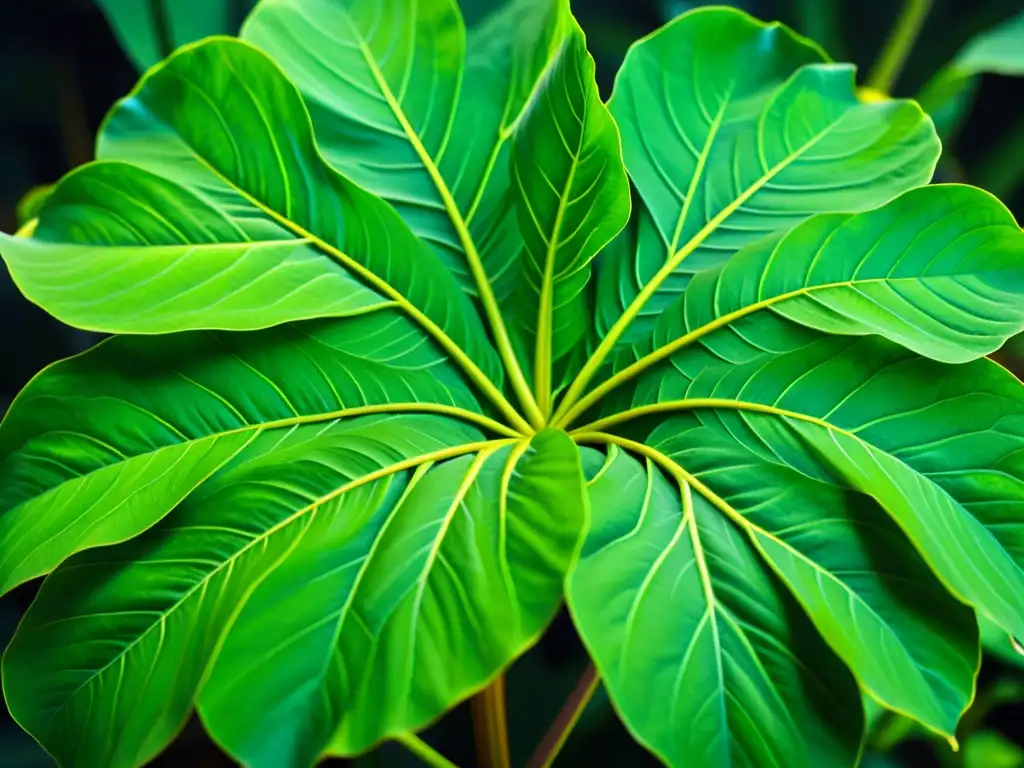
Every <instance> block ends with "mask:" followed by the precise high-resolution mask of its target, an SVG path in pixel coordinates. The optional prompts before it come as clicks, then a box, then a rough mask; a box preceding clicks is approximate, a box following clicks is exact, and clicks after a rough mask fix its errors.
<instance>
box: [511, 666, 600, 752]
mask: <svg viewBox="0 0 1024 768" xmlns="http://www.w3.org/2000/svg"><path fill="white" fill-rule="evenodd" d="M600 681H601V678H600V677H599V676H598V674H597V669H595V668H594V664H593V662H591V663H588V664H587V668H586V669H585V670H583V674H582V675H581V676H580V679H579V682H578V683H576V687H575V688H574V689H573V691H572V693H570V694H569V698H568V699H566V700H565V704H563V705H562V709H561V710H560V711H559V712H558V717H556V718H555V721H554V722H553V723H552V724H551V727H550V728H548V732H547V733H546V734H544V738H543V739H542V740H541V742H540V746H538V747H537V751H536V752H534V753H533V757H531V758H530V762H529V763H527V768H548V767H549V766H550V765H551V764H552V763H553V762H555V758H556V757H558V753H559V752H561V751H562V747H563V746H564V745H565V742H566V740H567V739H568V738H569V734H570V733H572V729H573V728H574V727H575V726H576V723H577V722H579V719H580V716H581V715H582V714H583V710H585V709H586V708H587V704H589V703H590V699H591V698H592V697H593V696H594V692H595V691H596V690H597V686H598V684H599V683H600Z"/></svg>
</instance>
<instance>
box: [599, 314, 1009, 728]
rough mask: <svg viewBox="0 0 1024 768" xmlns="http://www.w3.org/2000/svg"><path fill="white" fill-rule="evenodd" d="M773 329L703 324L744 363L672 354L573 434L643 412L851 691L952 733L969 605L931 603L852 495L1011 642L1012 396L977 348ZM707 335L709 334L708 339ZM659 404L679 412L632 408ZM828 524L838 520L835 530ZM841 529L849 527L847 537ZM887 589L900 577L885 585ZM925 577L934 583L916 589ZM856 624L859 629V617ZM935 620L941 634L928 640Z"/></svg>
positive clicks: (965, 678)
mask: <svg viewBox="0 0 1024 768" xmlns="http://www.w3.org/2000/svg"><path fill="white" fill-rule="evenodd" d="M749 327H752V326H748V328H749ZM788 333H789V335H788V336H787V328H786V327H785V326H784V325H783V324H782V323H779V324H777V325H776V327H775V338H776V339H777V341H778V347H779V348H784V349H785V348H788V349H789V350H790V351H788V352H781V353H776V352H771V351H767V350H765V349H764V347H762V346H760V344H761V340H759V339H758V338H757V337H745V336H739V335H737V334H734V333H732V332H731V331H730V330H729V329H723V330H721V331H719V332H718V334H719V335H722V336H728V337H731V338H730V339H729V341H731V342H732V343H733V349H732V352H733V353H737V354H738V352H739V350H738V347H739V344H740V340H741V339H742V340H743V342H742V343H746V344H748V345H749V359H750V362H748V363H746V364H741V365H728V364H723V363H722V362H717V363H716V362H715V360H718V361H721V360H722V358H712V357H710V356H709V355H708V352H707V350H704V349H700V348H698V347H695V348H693V351H692V353H691V354H690V356H689V359H684V358H685V357H686V353H685V352H684V353H680V356H677V359H676V360H675V361H674V364H673V366H672V368H671V371H672V372H671V373H669V372H668V371H667V370H666V372H665V373H664V379H663V380H662V381H661V383H660V384H659V385H658V387H657V388H656V389H654V388H652V389H649V390H647V392H648V393H649V394H651V395H653V394H654V393H655V392H657V393H659V400H660V402H654V403H652V405H650V406H648V407H643V406H642V407H639V408H636V409H634V410H633V411H632V412H626V413H625V414H621V415H619V416H612V417H609V418H607V419H602V420H599V421H597V422H595V423H594V424H592V425H590V426H589V427H587V428H586V429H587V430H607V429H608V428H610V427H612V426H613V425H614V424H616V423H620V422H625V421H627V420H630V419H641V421H638V422H636V424H637V426H636V429H637V430H639V432H637V433H636V434H635V435H633V436H634V437H635V438H638V439H642V440H643V442H644V443H645V444H647V445H650V446H651V447H652V448H653V449H656V450H658V451H660V452H662V453H664V454H666V455H667V456H668V457H670V458H671V459H672V460H674V461H676V462H677V463H678V464H679V465H680V466H682V467H683V468H684V469H685V470H686V472H688V473H690V474H691V475H692V482H694V483H695V484H696V483H698V482H700V483H703V484H704V485H705V486H706V488H707V489H708V494H709V498H711V499H712V500H713V501H714V503H715V504H716V505H717V506H719V508H720V509H722V510H723V513H725V514H727V515H729V516H730V517H733V518H734V519H737V520H739V521H741V523H742V524H743V525H745V526H746V527H748V529H749V530H750V531H751V533H752V535H754V536H755V540H756V541H757V542H758V544H759V546H760V547H761V548H762V550H763V551H764V552H765V554H766V556H768V557H769V558H770V560H771V561H772V562H773V564H774V565H775V567H776V568H777V569H778V570H779V571H780V573H782V574H783V576H784V578H785V579H786V581H787V582H788V583H789V584H790V585H791V587H792V588H793V589H794V591H795V592H796V594H797V595H798V596H799V597H800V598H801V602H802V603H803V604H804V606H805V608H806V609H807V610H808V611H809V612H810V614H811V616H812V618H813V619H815V623H816V624H817V626H818V628H819V630H821V631H822V633H823V634H824V635H825V636H826V639H828V640H829V642H830V643H831V644H832V645H833V647H834V648H836V650H837V652H838V653H839V654H840V656H842V657H843V658H844V660H845V661H846V662H847V663H848V664H850V665H851V668H853V669H854V671H855V672H856V673H857V674H858V677H859V678H860V679H861V680H862V681H863V683H864V685H865V687H866V688H867V689H868V690H869V691H870V692H871V693H872V694H874V695H876V696H878V697H879V698H880V699H882V701H883V703H885V704H886V705H887V706H891V707H892V708H894V709H897V710H898V711H902V712H908V713H909V714H911V715H912V716H913V717H915V718H917V719H919V720H920V721H921V722H922V723H924V724H926V725H929V726H930V727H932V728H933V729H934V730H938V731H940V732H943V733H945V734H947V735H951V733H952V726H954V725H955V722H956V719H957V716H958V714H959V710H961V709H962V708H963V707H964V706H965V705H966V703H967V701H969V700H970V690H971V684H972V679H971V678H972V670H973V668H974V666H975V665H976V662H977V655H976V647H977V640H976V636H973V635H972V636H965V635H963V634H962V633H963V632H964V631H965V630H963V629H961V630H960V631H959V632H958V630H957V627H958V626H959V627H961V628H963V627H966V626H970V624H971V617H970V616H969V615H964V614H963V611H962V609H961V610H960V612H959V614H958V613H957V608H956V606H955V605H952V604H944V603H943V601H942V598H941V597H940V596H939V595H938V594H936V590H935V585H932V586H928V579H927V578H925V575H926V574H925V573H924V572H923V571H922V569H921V568H919V567H917V566H915V565H914V557H913V556H912V555H910V554H909V553H907V552H906V551H905V550H906V547H905V546H904V547H903V550H904V552H903V554H902V555H899V556H896V555H893V554H891V552H892V550H891V548H892V547H897V550H898V549H899V547H898V546H897V545H899V544H900V541H901V540H902V537H901V536H894V531H893V533H890V534H886V536H888V539H889V543H887V542H886V537H885V536H883V534H882V531H884V530H886V528H887V527H888V528H889V529H892V526H891V525H888V526H886V525H882V523H879V522H878V520H877V518H878V517H879V516H878V515H877V513H875V512H872V511H871V510H872V506H871V504H870V503H869V502H868V500H867V499H866V498H861V497H860V496H858V494H862V495H863V496H864V497H872V498H873V499H874V500H875V502H877V504H878V505H879V506H880V507H881V508H883V509H884V510H885V512H886V513H888V516H889V517H891V518H892V520H893V521H894V522H895V523H896V524H897V525H898V526H899V528H900V530H901V531H902V534H903V536H905V537H906V538H907V539H908V540H909V542H910V543H912V544H913V545H914V546H915V548H916V549H917V550H918V551H919V552H920V554H921V557H922V558H923V560H924V561H925V562H926V563H927V564H928V566H929V567H930V568H931V570H932V571H934V572H935V574H936V575H937V576H938V577H939V579H941V581H942V583H943V585H944V586H945V587H946V588H947V589H948V590H949V591H950V592H952V593H953V595H955V596H956V597H958V598H959V599H960V600H961V601H963V602H967V603H968V604H971V605H973V606H975V607H976V608H977V609H978V610H979V611H981V612H982V613H984V614H986V615H987V616H988V617H989V618H991V619H993V620H994V621H996V622H997V623H998V624H1000V625H1001V626H1002V627H1004V629H1005V630H1006V631H1007V632H1009V633H1011V634H1012V635H1014V636H1015V637H1019V636H1020V633H1021V632H1022V631H1024V570H1022V566H1024V557H1022V552H1024V546H1022V545H1024V540H1022V538H1021V534H1022V531H1024V528H1022V527H1021V524H1020V519H1019V513H1018V512H1017V510H1019V508H1020V507H1019V505H1020V503H1021V498H1022V493H1024V465H1022V464H1021V460H1020V457H1021V456H1024V392H1022V391H1021V388H1020V385H1019V382H1017V381H1016V380H1015V379H1014V378H1013V377H1012V376H1011V375H1010V374H1009V373H1007V372H1006V371H1004V370H1003V369H1002V368H1000V367H999V366H997V365H995V364H994V363H991V362H989V361H987V360H979V361H975V362H973V363H970V364H967V365H964V366H956V367H952V368H947V367H944V366H941V365H940V364H938V363H935V362H932V361H928V360H926V359H924V358H920V357H917V356H915V355H913V354H911V353H909V352H907V351H905V350H902V349H900V348H899V347H896V346H894V345H891V344H889V343H887V342H883V341H881V340H879V339H874V338H861V339H857V338H850V337H847V338H842V337H823V336H821V335H819V334H814V333H811V332H809V331H806V330H802V329H800V328H799V327H796V326H791V327H790V328H789V329H788ZM762 338H764V337H762ZM714 342H715V336H714V335H713V336H711V337H709V339H708V348H709V349H715V347H716V345H715V344H714ZM717 348H718V351H719V354H721V353H722V352H723V351H724V350H725V349H726V347H723V346H718V347H717ZM754 350H757V351H756V352H755V351H754ZM687 371H690V372H691V373H689V374H687ZM669 411H671V412H676V411H679V412H686V413H683V414H682V415H680V416H677V417H673V418H669V419H664V418H662V419H659V420H657V422H655V423H650V422H648V423H646V424H645V423H644V422H643V420H642V417H643V416H644V415H645V414H653V413H656V412H669ZM696 446H700V448H699V449H695V448H696ZM797 473H799V474H797ZM801 475H802V476H803V477H801ZM805 478H806V479H805ZM801 488H803V490H801ZM844 498H847V499H848V501H847V502H846V503H845V506H846V509H845V510H844V502H843V499H844ZM810 510H814V512H813V514H812V513H811V512H810ZM826 510H827V512H828V514H827V515H826ZM844 520H845V521H846V522H844ZM858 520H859V521H860V522H858ZM883 522H884V520H883ZM844 527H845V528H846V529H847V532H846V533H843V534H842V535H837V534H836V533H834V532H835V531H842V530H843V529H844ZM850 528H858V529H860V533H859V536H857V537H854V533H856V531H853V530H849V529H850ZM829 529H831V531H830V530H829ZM868 531H870V534H871V535H870V541H869V543H868V544H863V543H862V544H858V545H855V542H857V540H858V538H859V539H861V540H863V541H868V539H867V532H868ZM858 548H859V549H860V551H861V552H863V554H860V553H859V552H858ZM887 549H888V550H889V552H890V554H889V555H886V556H884V557H879V555H880V554H881V553H885V552H886V550H887ZM801 555H803V557H802V556H801ZM858 559H860V560H861V561H862V562H867V563H871V564H872V567H871V568H866V567H863V566H861V565H858ZM803 561H811V562H810V563H805V562H803ZM814 562H817V564H818V565H819V566H822V568H821V569H815V568H813V563H814ZM882 562H884V563H885V564H886V565H885V570H881V567H880V565H879V563H882ZM819 570H824V571H826V572H827V571H831V572H833V574H835V575H839V576H840V577H842V576H843V575H844V574H845V573H848V572H852V573H853V574H854V575H855V578H856V582H855V583H857V584H859V585H860V587H859V589H860V591H862V592H863V595H862V600H861V602H862V604H866V605H862V606H854V605H853V604H851V603H850V602H849V599H850V597H849V595H848V594H844V593H843V592H842V591H841V590H839V589H838V585H833V584H831V583H829V584H828V585H827V586H826V585H823V584H822V583H821V582H820V580H819V576H820V575H821V574H820V573H816V571H819ZM889 574H895V576H896V577H897V578H896V580H895V581H893V580H892V578H891V577H890V576H889ZM887 581H893V584H887V583H886V582H887ZM899 584H904V585H908V586H909V585H913V587H912V589H910V591H909V592H908V587H907V586H904V587H901V588H899V589H895V588H894V586H893V585H895V586H897V587H898V586H899ZM865 589H866V590H869V591H868V592H864V590H865ZM926 590H927V592H928V593H930V594H931V595H932V596H931V597H929V598H928V599H927V600H922V599H921V597H920V596H921V595H922V594H923V593H925V592H926ZM849 591H850V590H847V593H848V592H849ZM946 602H947V603H948V601H946ZM872 604H874V605H875V606H876V608H875V609H874V614H875V615H876V616H877V617H878V618H882V617H885V616H889V617H891V618H890V619H889V620H888V623H889V624H890V636H892V635H893V634H895V635H897V636H898V635H902V636H903V638H904V639H903V641H902V642H901V643H899V644H898V645H902V646H903V648H904V649H908V648H910V647H913V648H914V652H913V654H912V656H914V655H916V656H917V660H916V661H915V662H914V663H915V664H917V665H918V666H919V667H921V669H922V670H924V671H925V672H927V674H925V675H921V674H918V675H917V676H916V679H917V681H918V682H917V683H915V676H913V675H911V674H909V673H907V672H906V671H904V672H903V673H902V674H898V675H897V674H895V673H893V672H892V671H891V668H890V669H889V670H888V671H887V669H886V667H887V666H888V665H891V664H894V663H905V662H900V661H899V656H900V655H901V654H902V653H903V651H902V650H901V649H900V648H899V647H898V645H893V646H892V649H891V650H890V651H889V652H887V653H886V655H884V656H883V655H882V654H880V653H879V652H878V649H877V647H876V645H877V643H879V642H882V641H883V640H884V637H883V636H880V635H879V634H878V630H877V625H878V621H877V620H876V617H875V616H872V615H870V613H869V611H868V608H870V607H871V605H872ZM878 606H880V607H878ZM915 606H916V607H915ZM939 606H942V607H941V608H939ZM858 608H859V610H857V609H858ZM931 611H935V612H936V613H935V615H931ZM914 614H917V616H918V618H915V617H914ZM943 617H946V618H945V619H943ZM893 619H895V622H894V621H893ZM900 624H902V625H903V626H902V628H901V627H900ZM871 625H875V626H876V629H875V631H874V633H872V632H871V631H869V630H868V629H866V627H869V626H871ZM937 626H942V627H943V630H942V631H940V632H939V633H938V634H937V636H935V637H934V639H933V641H929V636H930V635H933V634H934V633H935V627H937ZM957 638H960V639H957ZM950 654H954V655H953V656H952V657H951V656H950ZM957 656H959V658H960V661H959V662H956V663H955V659H956V657H957ZM911 658H912V657H911ZM935 658H943V659H944V661H943V663H941V664H937V663H935V662H934V661H933V660H934V659H935ZM921 682H923V683H925V684H926V685H930V686H931V687H933V688H934V693H933V694H932V696H931V698H932V703H931V704H930V705H929V704H928V697H927V696H924V695H922V693H923V692H922V691H921V690H915V686H917V685H919V684H920V683H921ZM929 707H930V711H929ZM940 712H941V713H942V714H941V716H940V715H939V713H940Z"/></svg>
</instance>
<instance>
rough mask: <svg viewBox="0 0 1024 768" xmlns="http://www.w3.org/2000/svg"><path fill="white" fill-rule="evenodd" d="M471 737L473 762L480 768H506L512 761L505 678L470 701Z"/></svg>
mask: <svg viewBox="0 0 1024 768" xmlns="http://www.w3.org/2000/svg"><path fill="white" fill-rule="evenodd" d="M470 710H471V711H472V713H473V736H474V739H475V740H476V758H477V763H478V764H479V766H480V768H509V766H510V765H511V763H512V761H511V759H510V758H509V751H508V725H507V723H506V719H505V677H504V675H502V676H499V677H498V678H497V679H496V680H495V681H494V682H493V683H491V684H490V685H489V686H487V687H486V688H484V689H483V690H482V691H480V693H478V694H477V695H476V696H474V697H473V701H472V702H470Z"/></svg>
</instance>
